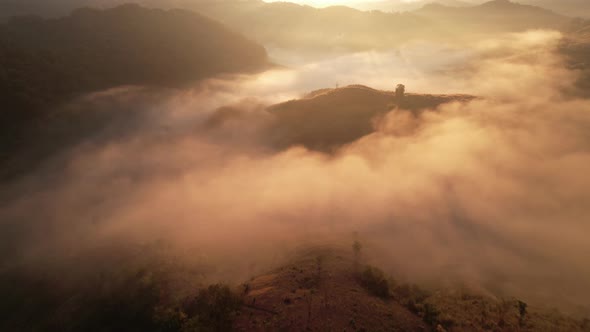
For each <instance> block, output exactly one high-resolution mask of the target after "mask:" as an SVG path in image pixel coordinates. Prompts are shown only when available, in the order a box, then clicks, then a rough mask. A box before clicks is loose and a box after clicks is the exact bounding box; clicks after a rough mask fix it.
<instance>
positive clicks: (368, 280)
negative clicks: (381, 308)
mask: <svg viewBox="0 0 590 332" xmlns="http://www.w3.org/2000/svg"><path fill="white" fill-rule="evenodd" d="M360 281H361V284H362V285H363V287H365V288H366V289H367V290H368V291H369V292H370V293H371V294H373V295H375V296H378V297H381V298H388V297H389V295H390V294H389V282H388V281H387V278H386V277H385V273H383V271H381V270H380V269H378V268H376V267H372V266H367V267H366V268H365V270H364V271H363V272H362V273H361V275H360Z"/></svg>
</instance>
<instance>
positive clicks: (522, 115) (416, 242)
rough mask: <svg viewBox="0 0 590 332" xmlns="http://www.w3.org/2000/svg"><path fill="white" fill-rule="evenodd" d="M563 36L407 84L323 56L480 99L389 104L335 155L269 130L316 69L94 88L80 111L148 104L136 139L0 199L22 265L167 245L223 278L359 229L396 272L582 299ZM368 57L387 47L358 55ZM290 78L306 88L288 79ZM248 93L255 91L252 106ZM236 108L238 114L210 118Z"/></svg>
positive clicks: (576, 171)
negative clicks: (16, 227)
mask: <svg viewBox="0 0 590 332" xmlns="http://www.w3.org/2000/svg"><path fill="white" fill-rule="evenodd" d="M559 38H560V35H559V34H556V33H553V32H543V31H533V32H529V33H525V34H518V35H507V36H505V37H503V38H500V39H498V40H486V41H482V42H481V43H480V44H478V45H475V46H473V47H471V48H470V49H469V50H468V52H467V53H465V54H463V55H461V56H460V59H461V61H462V60H464V59H468V60H469V61H468V64H467V65H466V66H461V67H457V66H454V63H455V62H454V61H453V60H452V59H449V60H448V61H447V62H445V61H444V59H436V61H433V63H435V62H436V63H438V64H439V65H437V66H436V68H429V67H428V61H427V60H420V61H422V62H423V63H424V65H423V66H418V65H417V66H416V67H415V69H414V70H413V71H409V72H408V73H405V74H401V75H400V76H397V77H396V76H395V72H396V70H395V68H384V73H381V74H376V75H377V76H378V77H377V78H375V76H372V75H371V73H370V72H369V71H367V72H360V71H359V72H355V71H353V73H354V75H356V77H352V76H351V75H352V74H350V72H348V73H347V72H345V71H344V70H342V68H344V67H345V66H346V60H347V58H339V59H337V61H335V63H336V65H334V67H332V68H330V67H329V66H330V62H329V61H326V62H321V66H322V69H321V70H319V69H318V72H319V73H320V75H318V76H321V77H326V76H327V75H332V74H331V73H333V75H334V77H335V78H334V81H341V84H346V83H347V82H345V81H346V80H352V79H356V82H350V83H360V84H368V85H372V86H374V87H376V88H384V89H385V88H388V85H391V86H393V84H394V83H396V82H397V81H398V80H399V81H401V82H405V83H407V85H408V87H409V88H411V89H412V90H413V91H415V92H433V93H434V92H437V91H440V92H445V93H448V92H461V93H471V94H474V95H477V96H481V97H483V98H482V99H476V100H474V101H472V102H469V103H465V104H459V103H456V104H448V105H444V106H442V107H440V108H439V109H437V110H434V111H432V112H426V113H423V114H422V115H421V116H419V117H415V116H413V115H411V114H409V113H406V112H404V111H402V110H392V112H391V113H389V114H388V115H387V116H386V117H384V118H383V119H380V120H379V121H376V124H375V127H376V129H375V132H374V133H372V134H370V135H368V136H365V137H363V138H361V139H359V140H357V141H355V142H354V143H352V144H350V145H347V146H343V147H341V148H340V149H339V150H338V151H336V152H335V153H334V154H324V153H320V152H314V151H309V150H307V149H305V148H304V147H301V146H293V147H291V148H289V149H287V150H281V151H277V150H276V149H274V148H272V146H271V144H270V143H272V140H273V139H275V137H270V136H265V135H266V134H265V133H266V131H264V130H263V128H265V126H267V125H268V123H270V122H272V119H273V114H270V113H268V112H267V111H266V110H265V108H264V105H266V104H269V103H274V102H277V101H279V100H283V99H282V98H284V97H293V96H296V95H297V94H298V93H300V92H303V91H305V90H306V87H307V84H306V83H305V82H314V80H313V72H314V70H313V69H310V67H305V68H304V70H303V71H302V72H303V73H302V72H301V71H300V72H298V71H297V70H296V69H297V68H295V69H294V70H293V71H283V72H281V71H279V72H273V73H267V74H262V76H260V77H255V78H238V79H235V80H234V81H232V80H231V79H227V80H213V81H210V82H208V83H205V84H203V85H202V86H200V87H197V88H195V89H193V90H185V91H165V92H161V93H160V94H157V95H156V96H154V95H153V94H151V93H150V92H146V91H143V90H142V89H140V88H129V89H119V90H114V91H110V92H105V93H103V94H95V95H92V96H88V97H87V98H86V99H85V100H83V101H79V102H78V103H80V104H81V105H84V107H96V108H101V107H114V106H112V104H111V103H109V102H101V100H103V101H104V100H106V99H108V100H115V101H114V103H115V104H116V105H119V104H121V105H129V104H138V105H140V107H144V108H146V109H147V110H146V115H145V117H144V118H142V121H141V122H138V123H135V124H134V125H133V126H130V127H129V128H128V129H127V130H126V133H125V135H119V136H116V138H103V139H96V140H91V141H88V142H85V143H84V144H81V145H79V146H77V147H75V148H73V149H71V150H70V151H67V152H64V154H63V155H61V156H60V157H59V161H57V163H58V164H59V165H62V167H60V171H59V172H58V173H57V174H58V175H55V173H52V175H51V174H48V173H49V172H45V171H44V170H43V167H41V168H40V170H39V171H38V172H37V174H34V175H31V176H28V177H27V178H25V179H23V180H22V181H20V182H18V183H17V184H15V185H13V186H12V187H11V188H6V189H7V190H13V191H14V192H15V193H17V194H14V195H13V196H12V199H11V200H9V201H8V203H7V204H5V205H3V206H1V207H0V216H1V217H2V220H5V221H7V222H15V221H21V222H26V223H27V224H28V225H31V226H30V229H27V230H26V231H23V232H24V233H25V234H26V236H23V238H22V241H21V242H19V243H18V245H17V247H18V248H19V249H18V253H17V255H16V257H17V258H15V259H14V260H15V261H17V260H23V261H31V262H39V261H43V262H44V264H51V262H53V261H59V260H60V258H61V257H69V258H71V257H81V258H80V259H81V260H85V259H87V260H92V259H93V258H92V255H90V254H88V256H85V255H87V254H86V253H87V252H95V251H96V248H108V247H110V246H119V245H120V244H121V243H125V244H126V245H128V246H134V245H137V246H145V245H154V246H161V247H162V248H165V249H162V250H164V251H166V253H167V254H169V255H171V256H174V257H176V258H178V257H181V258H183V259H186V260H187V261H190V262H197V263H195V264H201V263H203V264H205V263H206V265H207V266H209V267H210V269H209V270H207V271H208V272H207V273H209V277H210V278H212V279H215V278H222V279H230V280H233V281H240V280H242V279H244V278H248V277H250V276H251V274H252V273H256V272H259V271H261V270H264V269H265V268H266V267H267V266H270V265H272V264H273V263H276V262H278V261H280V260H281V259H282V258H283V257H284V255H287V254H288V253H289V252H291V251H292V250H294V249H295V248H297V247H300V246H303V245H305V244H306V243H312V242H313V243H318V242H320V243H321V242H322V241H328V240H329V241H339V242H341V243H345V244H348V243H349V242H350V243H352V239H353V236H352V234H353V233H355V232H356V233H357V234H358V237H359V238H360V239H361V241H363V243H365V246H366V248H368V249H367V250H368V251H370V253H371V256H370V259H371V260H372V261H374V262H375V263H376V264H378V265H379V266H382V267H383V268H384V269H386V270H387V272H390V273H392V274H393V275H394V276H396V277H399V278H407V279H410V280H414V281H416V280H418V281H420V280H423V281H429V280H431V279H434V278H435V277H436V278H438V279H439V281H440V280H441V279H442V280H445V281H446V280H457V281H459V282H462V283H465V284H468V285H470V286H472V287H477V288H479V289H482V290H486V289H491V288H493V289H494V290H495V291H498V290H499V291H500V292H506V293H510V294H513V295H515V296H521V297H522V298H525V299H527V300H530V301H541V300H547V299H550V300H554V301H566V299H567V302H563V303H565V304H568V305H585V306H587V305H589V304H590V303H588V298H590V297H589V295H590V294H589V293H588V292H589V290H588V288H587V280H589V279H590V265H589V264H588V257H589V255H590V241H588V235H587V234H589V233H590V224H588V221H589V220H590V206H589V205H588V202H590V174H588V165H590V134H589V133H588V131H587V128H588V127H589V126H590V113H589V111H590V102H588V101H587V100H578V99H574V98H571V97H568V94H567V90H568V88H569V87H570V86H571V84H572V82H573V81H574V79H575V77H576V73H575V72H573V71H568V70H565V69H563V68H564V67H563V66H562V64H561V59H560V58H559V57H558V56H557V55H555V53H554V52H553V48H554V47H555V46H556V45H557V43H558V41H559ZM443 53H444V52H443ZM443 53H441V57H442V56H444V54H443ZM365 56H366V57H367V60H366V61H367V63H369V62H370V61H371V60H370V59H371V58H372V57H373V58H374V57H375V56H377V57H380V56H383V57H386V55H381V54H373V55H372V56H369V55H364V54H357V55H354V61H361V62H363V61H364V60H362V59H363V57H365ZM453 57H457V53H453V52H451V58H453ZM413 63H414V64H416V63H417V60H416V61H414V62H413ZM441 63H442V64H441ZM369 67H370V66H369ZM312 68H313V67H312ZM390 72H391V76H392V77H394V78H392V80H393V79H395V80H396V82H387V79H386V77H388V76H389V73H390ZM264 75H270V76H264ZM272 75H278V78H277V79H276V80H274V81H273V79H272ZM284 75H287V76H288V77H291V78H290V79H291V81H290V82H291V84H292V86H295V87H296V88H294V90H289V88H288V86H286V87H282V88H281V84H282V82H283V80H284V78H285V76H284ZM379 75H381V76H379ZM426 75H428V79H429V82H430V83H426V80H425V79H423V77H425V76H426ZM269 77H271V78H269ZM404 80H405V81H404ZM371 83H372V84H371ZM277 86H278V88H277ZM309 88H310V89H312V88H315V87H314V86H311V87H309ZM250 95H256V96H258V98H255V99H252V98H249V99H243V96H250ZM144 97H145V100H147V101H142V102H140V101H139V100H144ZM226 104H231V105H234V107H236V108H237V109H239V110H241V111H242V112H243V115H242V116H240V117H237V118H235V119H233V120H231V121H226V122H224V123H223V125H220V126H215V127H214V128H209V127H207V126H206V125H205V123H207V121H208V120H209V119H210V118H211V116H212V114H213V112H214V111H215V109H217V108H218V107H221V106H223V105H226ZM92 105H94V106H92ZM146 105H147V106H146ZM105 135H106V136H107V137H108V135H109V134H108V132H107V133H106V134H105ZM19 241H20V240H19ZM118 250H124V249H118ZM69 258H68V259H69ZM48 262H49V263H48ZM211 266H212V267H211ZM230 276H231V277H230ZM441 276H443V278H440V277H441ZM549 288H550V289H551V291H550V292H548V291H547V289H549Z"/></svg>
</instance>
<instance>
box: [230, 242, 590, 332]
mask: <svg viewBox="0 0 590 332" xmlns="http://www.w3.org/2000/svg"><path fill="white" fill-rule="evenodd" d="M361 247H362V246H359V248H361ZM365 261H366V257H364V256H363V254H362V252H360V251H359V252H358V253H356V254H353V251H352V250H351V249H348V248H344V247H338V246H323V247H312V248H308V249H306V250H302V251H301V252H300V253H299V254H298V255H296V256H295V257H294V258H293V260H292V261H291V262H290V263H288V264H286V265H284V266H281V267H279V268H277V269H274V270H272V271H270V272H269V273H267V274H263V275H260V276H257V277H254V278H252V279H251V280H249V281H247V282H246V283H244V285H243V286H242V288H241V289H240V292H242V293H243V295H242V303H243V305H242V308H241V312H240V314H239V315H238V316H236V319H235V322H234V328H235V329H236V330H238V331H269V330H270V331H304V330H307V331H437V332H441V331H448V332H468V331H469V332H474V331H477V332H479V331H481V332H483V331H531V332H532V331H535V332H543V331H563V332H565V331H568V332H574V331H580V332H582V331H589V330H590V324H589V322H588V321H587V320H577V319H574V318H571V317H569V316H567V315H563V314H560V313H558V312H556V311H551V310H548V309H549V308H543V307H539V306H535V305H530V304H527V303H526V302H524V301H522V300H519V299H515V298H502V297H497V296H494V295H493V294H490V293H487V294H483V293H482V292H478V291H475V290H470V289H469V288H467V287H456V288H455V287H441V286H436V285H432V286H428V287H423V286H417V285H414V284H411V283H408V282H407V281H403V280H399V279H396V278H395V276H390V275H388V274H387V273H385V272H383V271H381V270H380V269H379V268H378V267H374V266H370V265H367V264H366V263H365Z"/></svg>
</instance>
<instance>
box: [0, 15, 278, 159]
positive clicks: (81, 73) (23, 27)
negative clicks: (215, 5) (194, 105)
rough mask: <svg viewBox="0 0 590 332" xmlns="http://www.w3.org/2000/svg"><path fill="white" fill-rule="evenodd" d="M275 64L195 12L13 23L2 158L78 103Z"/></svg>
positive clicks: (0, 60) (0, 72)
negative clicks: (26, 131) (127, 89)
mask: <svg viewBox="0 0 590 332" xmlns="http://www.w3.org/2000/svg"><path fill="white" fill-rule="evenodd" d="M267 63H268V62H267V54H266V51H265V49H264V48H263V47H262V46H260V45H258V44H256V43H254V42H252V41H250V40H249V39H247V38H246V37H244V36H242V35H241V34H239V33H237V32H234V31H231V30H230V29H228V28H226V27H225V26H224V25H222V24H221V23H218V22H215V21H213V20H211V19H209V18H206V17H204V16H202V15H199V14H196V13H193V12H189V11H183V10H170V11H164V10H159V9H146V8H142V7H140V6H137V5H124V6H120V7H116V8H113V9H108V10H97V9H79V10H76V11H74V12H73V13H72V14H71V15H70V16H67V17H64V18H60V19H49V20H46V19H41V18H35V17H26V18H25V17H22V18H15V19H12V20H11V21H9V22H8V23H6V24H2V25H0V90H1V91H2V94H1V95H0V110H1V111H0V123H1V124H2V125H0V132H2V137H0V138H1V139H2V146H1V147H0V148H2V151H0V153H1V154H4V153H7V152H6V151H7V149H8V146H7V145H13V144H14V143H15V140H17V139H16V138H15V135H16V133H17V132H18V131H19V130H20V129H21V127H22V126H23V125H26V124H28V123H29V122H30V121H32V120H37V119H38V117H39V116H40V115H44V114H46V113H47V109H49V108H50V107H51V106H53V105H55V104H57V103H59V102H62V101H65V100H67V99H68V98H71V97H74V96H76V95H79V94H82V93H85V92H90V91H95V90H100V89H105V88H109V87H114V86H119V85H128V84H141V85H156V86H177V85H182V84H185V83H188V82H191V81H195V80H199V79H203V78H207V77H210V76H213V75H216V74H220V73H228V72H244V71H253V70H258V69H262V68H264V67H265V66H266V65H267ZM9 142H11V143H12V144H9Z"/></svg>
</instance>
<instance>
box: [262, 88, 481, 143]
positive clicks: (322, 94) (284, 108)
mask: <svg viewBox="0 0 590 332" xmlns="http://www.w3.org/2000/svg"><path fill="white" fill-rule="evenodd" d="M473 98H474V97H473V96H469V95H431V94H416V93H406V94H405V96H404V97H403V98H397V97H396V96H395V92H393V91H382V90H376V89H372V88H369V87H366V86H363V85H350V86H346V87H342V88H336V89H322V90H318V91H314V92H311V93H309V94H308V95H306V96H304V97H303V98H301V99H297V100H291V101H287V102H284V103H280V104H277V105H273V106H271V107H269V111H270V112H271V113H272V114H273V115H274V116H276V118H277V124H276V127H275V130H276V131H277V132H279V133H281V137H282V138H281V140H280V142H279V143H278V145H279V146H283V147H284V146H289V145H294V144H301V145H304V146H306V147H308V148H311V149H315V150H320V151H332V150H334V149H336V148H338V147H340V146H342V145H344V144H347V143H350V142H353V141H354V140H356V139H358V138H360V137H362V136H365V135H367V134H370V133H371V132H373V131H375V127H374V120H376V119H377V118H378V117H380V116H383V115H385V114H386V113H387V112H389V111H391V110H394V109H397V110H399V111H409V112H411V113H412V114H413V115H414V116H418V115H419V114H420V113H421V112H423V111H426V110H434V109H436V108H437V107H438V106H440V105H442V104H445V103H450V102H466V101H469V100H471V99H473Z"/></svg>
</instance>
